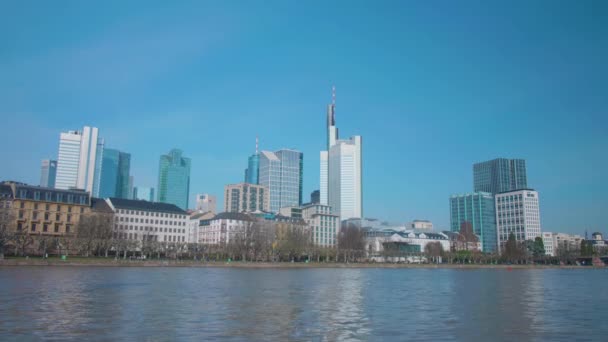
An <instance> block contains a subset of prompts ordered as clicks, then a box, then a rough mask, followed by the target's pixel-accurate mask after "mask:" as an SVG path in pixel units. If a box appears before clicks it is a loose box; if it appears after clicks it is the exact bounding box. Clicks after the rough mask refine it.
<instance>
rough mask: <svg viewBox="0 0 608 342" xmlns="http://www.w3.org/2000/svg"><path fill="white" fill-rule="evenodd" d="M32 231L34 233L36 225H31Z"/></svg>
mask: <svg viewBox="0 0 608 342" xmlns="http://www.w3.org/2000/svg"><path fill="white" fill-rule="evenodd" d="M32 231H33V232H35V231H36V224H35V223H32Z"/></svg>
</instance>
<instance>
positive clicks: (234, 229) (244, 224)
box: [199, 212, 254, 246]
mask: <svg viewBox="0 0 608 342" xmlns="http://www.w3.org/2000/svg"><path fill="white" fill-rule="evenodd" d="M253 221H254V219H253V218H252V217H251V216H249V215H247V214H243V213H236V212H231V213H228V212H225V213H220V214H217V215H216V216H214V217H213V218H211V219H207V220H200V226H199V243H201V244H204V245H219V246H225V245H227V244H229V243H230V242H232V241H234V239H235V237H236V236H237V235H238V234H241V233H243V232H245V231H246V230H247V229H248V228H249V227H250V226H251V225H252V224H253Z"/></svg>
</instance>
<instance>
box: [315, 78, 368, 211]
mask: <svg viewBox="0 0 608 342" xmlns="http://www.w3.org/2000/svg"><path fill="white" fill-rule="evenodd" d="M332 91H333V94H332V103H331V104H330V105H329V106H328V107H327V151H321V154H320V157H321V170H320V171H321V172H320V189H319V190H320V193H321V196H320V202H321V204H325V205H329V206H331V207H332V210H333V213H334V214H336V215H339V216H340V221H343V220H347V219H350V218H361V217H363V199H362V168H361V164H362V158H361V156H362V153H361V148H362V144H361V136H353V137H351V138H350V139H343V140H341V139H339V138H338V128H337V127H336V121H335V108H336V104H335V88H333V89H332Z"/></svg>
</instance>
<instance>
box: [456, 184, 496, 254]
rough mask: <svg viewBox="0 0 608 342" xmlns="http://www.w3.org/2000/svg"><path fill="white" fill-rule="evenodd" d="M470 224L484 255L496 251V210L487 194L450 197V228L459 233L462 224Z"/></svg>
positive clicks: (492, 197) (492, 200)
mask: <svg viewBox="0 0 608 342" xmlns="http://www.w3.org/2000/svg"><path fill="white" fill-rule="evenodd" d="M467 222H468V223H470V224H471V225H472V228H473V232H475V234H476V235H477V236H479V240H480V241H481V246H482V250H483V252H485V253H494V252H496V251H497V246H498V240H497V236H496V235H497V233H496V209H495V206H494V196H493V195H492V194H491V193H487V192H475V193H472V194H465V195H452V196H451V197H450V226H451V230H452V231H453V232H459V231H460V227H461V226H462V224H463V223H467Z"/></svg>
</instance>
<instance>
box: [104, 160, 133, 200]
mask: <svg viewBox="0 0 608 342" xmlns="http://www.w3.org/2000/svg"><path fill="white" fill-rule="evenodd" d="M130 171H131V155H130V154H129V153H125V152H120V151H119V150H115V149H111V148H106V149H104V151H103V158H102V164H101V179H100V186H99V197H101V198H109V197H116V198H125V199H129V173H130Z"/></svg>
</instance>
